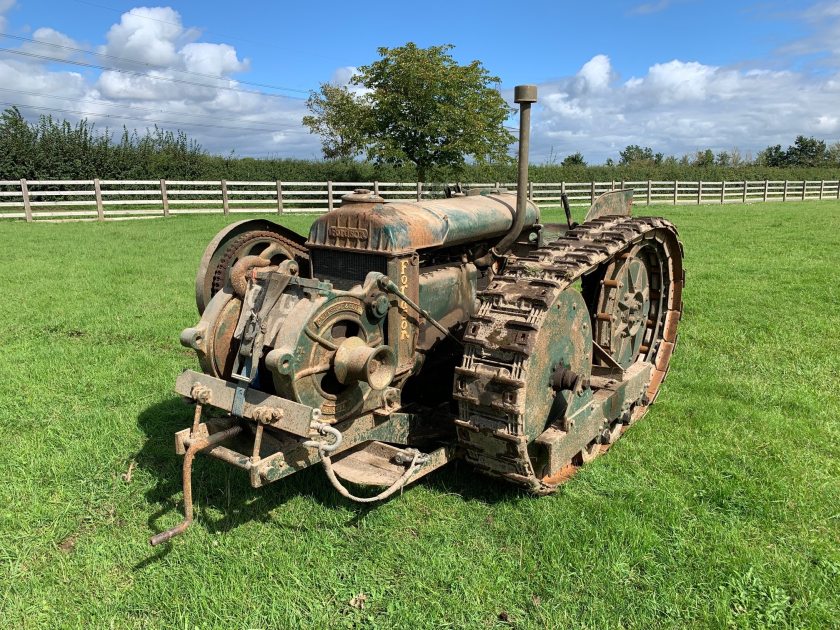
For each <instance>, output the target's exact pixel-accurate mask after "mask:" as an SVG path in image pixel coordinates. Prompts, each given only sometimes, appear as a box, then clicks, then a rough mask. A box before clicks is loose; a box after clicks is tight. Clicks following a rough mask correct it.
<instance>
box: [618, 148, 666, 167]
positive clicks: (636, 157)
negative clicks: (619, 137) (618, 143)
mask: <svg viewBox="0 0 840 630" xmlns="http://www.w3.org/2000/svg"><path fill="white" fill-rule="evenodd" d="M658 155H660V156H661V155H662V154H661V153H660V154H658ZM618 157H619V160H618V163H619V164H640V163H648V164H652V163H653V162H654V159H655V158H654V155H653V149H651V148H650V147H644V148H642V147H640V146H639V145H638V144H630V145H627V146H626V147H624V151H619V152H618ZM660 160H661V158H660Z"/></svg>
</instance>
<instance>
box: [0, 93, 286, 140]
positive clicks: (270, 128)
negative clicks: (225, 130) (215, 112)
mask: <svg viewBox="0 0 840 630" xmlns="http://www.w3.org/2000/svg"><path fill="white" fill-rule="evenodd" d="M0 92H14V93H15V94H24V95H26V96H39V97H44V98H56V99H61V100H63V101H73V102H80V101H87V102H91V103H103V104H106V105H111V106H114V107H119V108H120V109H131V110H136V111H139V112H151V113H153V114H173V115H175V116H180V117H183V116H187V117H189V118H195V117H200V118H207V117H208V116H212V114H190V113H188V112H173V111H171V110H165V109H153V108H151V107H137V106H134V105H124V104H122V103H116V102H114V101H108V100H104V99H100V98H92V97H87V96H86V97H78V98H77V97H73V96H58V95H57V94H45V93H44V92H28V91H26V90H15V89H12V88H3V87H0ZM27 107H29V105H27ZM96 115H99V114H96ZM184 124H193V123H184ZM249 124H254V125H267V127H266V131H276V130H277V128H276V127H274V126H273V125H272V124H271V123H263V122H259V121H252V122H250V121H249Z"/></svg>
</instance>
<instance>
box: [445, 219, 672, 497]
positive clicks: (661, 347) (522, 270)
mask: <svg viewBox="0 0 840 630" xmlns="http://www.w3.org/2000/svg"><path fill="white" fill-rule="evenodd" d="M622 257H625V258H629V257H637V258H640V259H642V260H644V262H645V264H646V265H647V269H648V274H649V283H650V303H651V305H650V315H649V318H648V320H647V322H646V331H645V333H644V334H645V337H644V340H643V345H642V346H641V348H640V350H639V353H638V356H636V358H635V360H636V361H648V362H649V363H651V365H652V372H651V380H650V383H649V385H648V388H647V392H646V394H645V395H643V396H642V397H641V399H640V400H638V401H636V402H635V405H634V406H633V408H632V413H631V414H629V415H628V416H627V417H626V418H624V419H623V423H624V424H629V423H630V422H633V421H635V420H637V419H639V418H640V417H642V416H643V415H644V413H645V412H646V411H647V409H648V407H649V406H650V405H651V404H652V403H653V401H654V400H655V398H656V395H657V393H658V391H659V387H660V385H661V383H662V381H663V380H664V379H665V376H666V374H667V372H668V365H669V362H670V359H671V353H672V351H673V349H674V345H675V344H676V341H677V325H678V323H679V320H680V317H681V314H682V288H683V285H684V283H685V275H684V272H683V267H682V245H681V243H680V242H679V240H678V237H677V231H676V228H675V227H674V226H673V225H672V224H671V223H670V222H668V221H666V220H664V219H660V218H653V217H642V218H631V217H603V218H600V219H596V220H593V221H589V222H587V223H584V224H582V225H580V226H578V227H576V228H575V229H573V230H570V231H569V232H567V233H566V234H565V235H564V236H563V237H561V238H560V239H558V240H556V241H553V242H552V243H550V244H549V245H548V246H546V247H544V248H541V249H538V250H536V251H535V252H534V253H533V254H532V255H530V256H528V257H524V258H517V259H513V260H512V261H511V262H510V263H509V264H508V266H507V268H506V269H505V270H504V273H503V274H502V275H497V276H496V277H495V278H493V280H492V282H491V283H490V285H489V286H488V287H487V289H486V290H485V291H483V292H482V293H480V294H479V296H478V297H479V308H478V310H477V312H476V315H475V316H474V317H473V318H472V320H471V321H470V322H469V324H468V325H467V330H466V334H465V336H464V357H463V361H462V364H461V366H460V367H459V368H457V369H456V378H455V386H454V392H453V396H454V397H455V398H456V399H457V400H458V405H459V418H458V419H457V420H456V424H457V428H458V440H459V442H460V444H461V446H462V447H463V449H464V451H465V455H466V459H467V460H468V461H470V462H471V463H473V464H474V465H475V466H476V467H477V468H478V469H479V470H481V471H482V472H484V473H486V474H488V475H491V476H495V477H501V478H503V479H506V480H507V481H510V482H513V483H515V484H518V485H520V486H523V487H525V488H527V489H528V490H530V491H532V492H535V493H538V494H547V493H550V492H553V491H554V490H555V489H556V487H557V485H558V484H559V483H561V482H562V481H564V480H565V479H567V478H568V477H569V476H571V474H573V472H574V470H575V468H576V466H577V465H578V464H579V463H580V461H581V460H583V459H587V460H588V459H589V458H591V456H592V454H593V453H594V454H597V453H598V452H600V450H606V448H607V447H608V446H609V444H608V443H607V444H605V445H604V446H601V447H598V445H597V442H596V443H593V445H592V450H591V451H589V452H588V453H582V454H581V455H582V457H577V458H573V460H572V461H569V462H568V463H567V464H566V465H565V466H563V467H560V468H559V469H557V470H551V471H538V470H536V469H535V466H534V463H533V462H532V458H531V454H529V445H530V444H531V443H532V442H533V439H534V435H533V433H534V431H533V428H534V422H535V420H534V418H533V417H530V416H528V413H529V411H530V410H527V409H526V397H527V394H528V387H529V386H530V387H532V388H533V387H534V385H533V382H534V381H536V380H537V379H536V378H535V374H530V375H529V370H530V371H531V372H535V371H536V370H538V369H541V368H540V367H539V361H536V360H535V359H536V358H537V357H538V356H539V353H540V347H539V345H540V344H538V343H537V337H538V335H539V333H540V330H541V327H542V325H543V323H544V321H545V317H546V313H547V312H548V310H549V309H550V308H551V307H552V305H553V304H554V303H555V301H556V300H557V298H558V296H559V295H560V294H561V293H562V292H563V291H564V290H566V289H567V288H569V287H571V286H572V285H573V284H574V283H575V282H576V281H577V280H580V279H583V278H584V276H587V280H585V282H586V281H589V282H590V283H591V280H590V279H591V278H595V279H597V278H598V274H599V273H603V270H604V269H605V267H606V266H607V265H609V264H610V263H611V262H615V261H617V260H620V259H621V258H622ZM590 318H591V320H592V321H593V322H594V313H590ZM541 339H543V340H544V339H545V334H544V335H543V336H542V337H541ZM529 376H531V378H530V379H529ZM529 382H530V385H529ZM476 392H481V394H480V395H479V394H477V393H476ZM534 395H537V396H539V395H549V394H548V393H547V392H544V393H540V392H537V393H536V394H534V393H532V400H533V396H534ZM546 421H547V420H546ZM616 422H622V421H621V420H616ZM529 423H530V426H529ZM544 428H546V427H545V426H543V427H541V428H539V429H538V430H539V431H542V430H543V429H544ZM621 431H623V428H622V427H618V426H616V428H615V429H614V430H613V431H612V435H613V436H614V437H617V436H618V435H620V433H621ZM596 437H597V436H593V439H596Z"/></svg>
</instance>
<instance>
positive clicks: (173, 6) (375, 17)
mask: <svg viewBox="0 0 840 630" xmlns="http://www.w3.org/2000/svg"><path fill="white" fill-rule="evenodd" d="M418 6H419V7H420V9H421V11H422V12H418V10H417V8H416V7H418ZM519 10H521V15H520V14H517V11H519ZM0 27H2V28H0V32H2V33H4V34H8V35H11V36H14V37H11V38H10V37H0V39H2V42H0V47H3V48H10V49H14V50H16V51H18V52H17V53H8V52H6V53H0V90H3V91H0V101H2V102H3V103H9V102H14V103H16V104H18V105H20V106H21V109H22V111H24V113H25V114H26V115H27V116H28V117H30V118H34V117H37V115H38V114H41V113H47V112H50V111H52V112H54V113H55V114H56V115H58V116H63V117H67V118H70V119H73V118H78V117H80V116H86V117H88V118H90V119H91V120H95V121H96V122H97V125H98V126H100V127H104V126H109V127H112V128H113V127H120V126H121V125H122V124H126V125H128V126H129V127H138V128H143V127H145V126H147V125H148V124H150V123H152V122H154V121H165V122H164V123H163V124H162V125H161V126H165V127H180V128H184V129H185V130H187V131H188V132H189V133H190V134H191V135H192V136H194V137H196V138H197V139H198V140H199V141H200V142H201V143H202V144H203V145H204V146H205V147H206V148H208V149H209V150H212V151H218V152H224V153H227V152H229V151H231V150H235V151H236V152H237V153H238V154H242V155H248V154H252V155H258V156H263V155H278V156H284V157H286V156H299V157H318V155H319V143H318V140H317V138H315V137H312V136H310V135H308V134H307V133H306V132H305V131H304V129H303V128H302V127H301V126H300V122H299V121H300V117H301V116H302V115H303V114H304V113H305V111H304V108H303V102H302V99H303V98H305V93H304V92H305V91H306V90H309V89H315V88H317V87H318V85H319V84H320V83H322V82H325V81H337V82H342V81H346V80H347V78H348V77H349V76H350V75H351V74H352V71H353V68H354V67H357V66H359V65H363V64H366V63H369V62H370V61H372V60H373V59H375V58H376V48H377V47H379V46H398V45H401V44H404V43H405V42H407V41H414V42H416V43H417V44H419V45H421V46H428V45H433V44H443V43H450V44H454V45H455V49H454V51H453V54H454V56H455V57H456V58H457V59H458V60H460V61H463V62H468V61H471V60H473V59H479V60H481V61H482V62H483V63H484V65H485V66H486V67H487V68H488V69H489V70H490V71H491V72H492V73H494V74H497V75H498V76H500V78H501V87H502V90H503V92H504V93H505V94H506V95H509V93H510V90H512V88H513V86H514V85H516V84H517V83H537V84H538V85H539V86H540V92H541V100H540V103H539V106H538V107H537V108H536V111H535V115H534V136H535V142H534V152H535V158H536V159H538V160H539V159H543V160H545V159H549V158H557V159H562V157H563V156H564V155H567V154H569V153H573V152H575V151H581V152H583V153H584V155H585V156H586V157H587V159H588V160H589V161H592V162H601V161H603V160H604V159H606V158H607V157H613V158H615V157H616V156H617V153H618V150H619V149H621V148H623V147H624V146H626V145H627V144H633V143H637V144H643V145H648V146H651V147H653V148H654V149H655V150H657V151H663V152H665V153H672V154H678V155H680V154H683V153H692V152H694V151H696V150H698V149H704V148H706V147H711V148H713V149H715V150H716V151H717V150H731V149H733V148H737V149H738V150H739V151H740V152H741V153H742V154H747V153H750V152H752V153H754V152H756V151H757V150H759V149H761V148H763V147H764V146H767V144H775V143H777V142H778V143H781V144H783V145H786V144H789V143H791V142H792V140H793V137H794V136H795V135H797V134H799V133H804V134H807V135H816V136H818V137H821V138H825V139H827V140H829V141H836V140H837V139H838V138H840V1H820V2H773V1H771V2H732V1H731V2H718V1H707V2H700V1H695V0H649V1H641V2H633V1H631V2H588V3H581V2H569V1H567V2H562V1H559V0H558V1H555V2H531V3H522V4H517V3H511V2H505V3H501V2H498V3H495V2H461V3H455V2H437V1H431V2H424V3H422V4H419V3H398V2H368V3H361V2H357V3H348V2H340V3H338V2H329V1H320V2H309V3H301V2H295V3H286V2H276V3H267V2H266V3H246V2H240V3H232V2H230V1H229V0H228V1H226V2H222V1H216V0H210V1H204V2H169V3H161V4H159V5H157V4H143V3H140V2H124V1H121V0H90V1H88V0H62V1H60V2H57V1H53V2H47V1H44V0H0ZM30 40H36V41H35V42H33V41H30ZM36 42H39V43H36ZM80 50H88V51H93V52H95V53H99V54H98V55H96V54H87V53H84V52H80ZM20 53H24V54H20ZM56 58H61V59H66V60H69V61H76V62H80V63H87V64H91V65H95V66H106V68H104V69H103V68H95V67H85V66H82V65H78V64H76V65H73V64H65V63H60V62H58V61H56ZM138 62H142V63H138ZM115 69H120V70H123V72H117V71H115ZM126 70H127V71H128V72H125V71H126ZM150 71H153V72H154V73H155V75H156V76H157V77H159V78H157V79H153V78H151V77H149V76H144V74H145V73H148V72H150ZM211 76H214V77H218V76H223V77H225V79H224V80H220V79H213V78H210V77H211ZM245 82H247V83H245ZM254 84H262V85H259V86H257V85H254ZM266 86H277V87H281V88H292V89H291V90H290V89H275V88H274V87H266ZM243 90H247V91H243ZM294 90H298V91H294ZM255 92H262V93H264V94H257V93H255ZM266 94H272V96H268V95H266ZM121 117H123V118H121Z"/></svg>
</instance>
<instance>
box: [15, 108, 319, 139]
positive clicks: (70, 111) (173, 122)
mask: <svg viewBox="0 0 840 630" xmlns="http://www.w3.org/2000/svg"><path fill="white" fill-rule="evenodd" d="M0 105H7V106H10V107H23V108H26V107H28V108H30V109H40V110H43V111H48V112H62V113H67V114H83V115H86V116H96V117H99V118H114V119H117V120H139V121H141V122H145V123H153V124H155V125H158V124H160V125H182V126H185V127H209V128H211V129H233V130H235V131H256V132H261V133H266V132H269V131H271V130H270V129H257V128H254V127H234V126H231V125H210V124H204V123H195V122H184V121H177V120H151V119H147V118H140V117H138V116H120V115H114V114H100V113H97V112H87V111H82V110H78V109H62V108H59V107H44V106H41V105H26V104H21V103H11V102H8V101H0ZM274 131H275V132H278V133H291V134H298V133H305V134H308V133H309V132H307V131H304V130H302V129H275V130H274Z"/></svg>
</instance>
